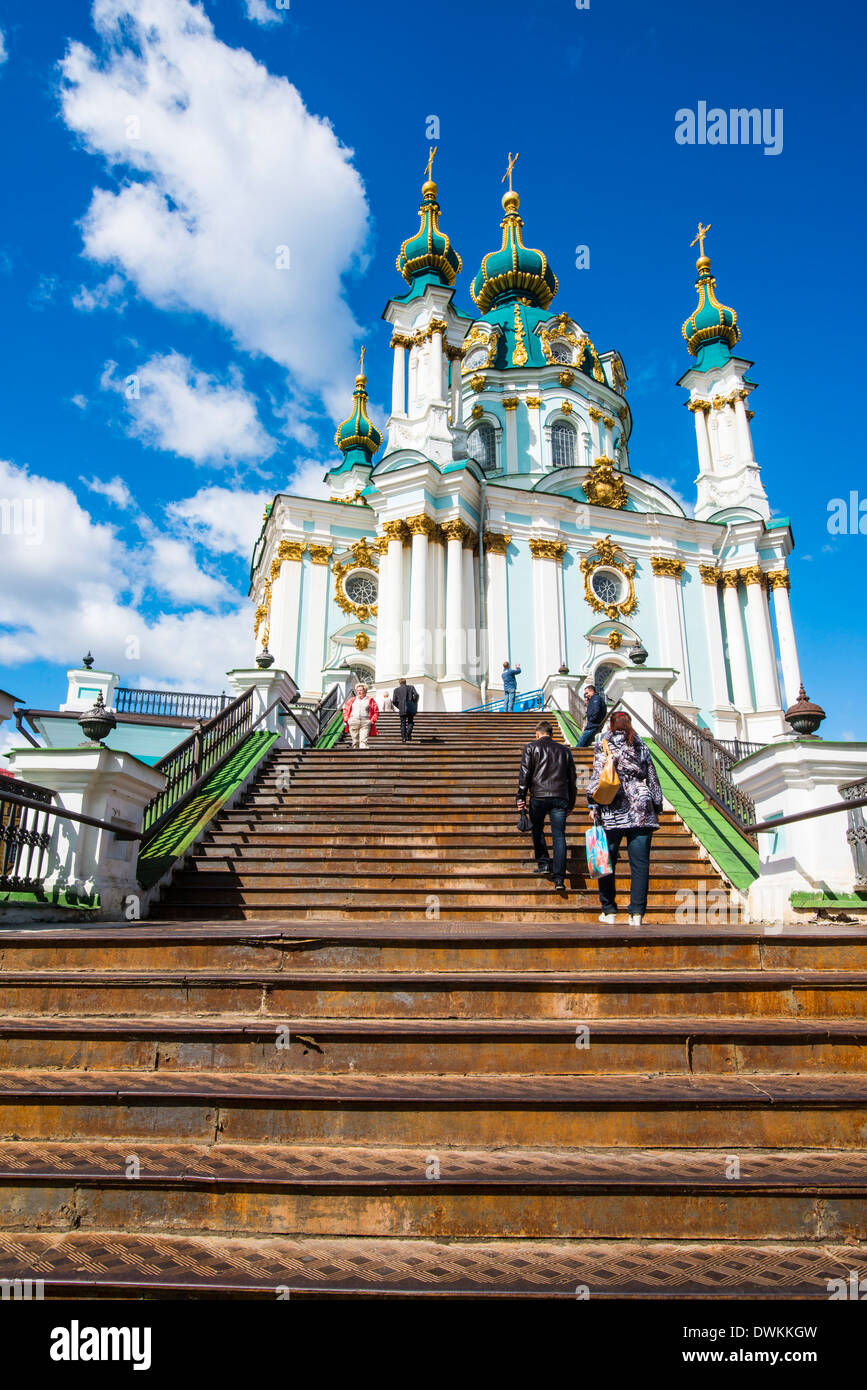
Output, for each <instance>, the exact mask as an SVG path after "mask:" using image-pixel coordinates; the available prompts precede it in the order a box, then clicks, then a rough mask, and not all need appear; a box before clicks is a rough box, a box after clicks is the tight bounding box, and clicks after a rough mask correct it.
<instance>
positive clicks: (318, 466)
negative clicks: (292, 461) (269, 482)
mask: <svg viewBox="0 0 867 1390" xmlns="http://www.w3.org/2000/svg"><path fill="white" fill-rule="evenodd" d="M334 462H335V464H336V463H339V459H336V460H334ZM326 467H327V464H324V463H321V462H320V461H319V459H301V461H300V462H299V463H298V464H297V465H296V466H295V468H294V469H293V471H292V474H291V476H290V478H289V481H288V483H287V484H286V487H285V488H284V489H283V491H284V492H292V493H294V494H295V495H296V496H297V497H330V496H331V492H332V489H331V488H330V487H329V486H328V484H327V483H326V482H325V469H326Z"/></svg>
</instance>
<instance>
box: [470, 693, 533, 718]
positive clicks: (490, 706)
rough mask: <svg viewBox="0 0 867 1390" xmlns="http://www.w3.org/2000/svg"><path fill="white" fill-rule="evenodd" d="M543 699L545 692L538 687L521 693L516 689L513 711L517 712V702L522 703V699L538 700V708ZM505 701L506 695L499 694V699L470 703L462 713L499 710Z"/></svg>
mask: <svg viewBox="0 0 867 1390" xmlns="http://www.w3.org/2000/svg"><path fill="white" fill-rule="evenodd" d="M544 699H545V692H544V691H543V690H541V689H539V690H527V691H523V692H521V693H519V692H518V691H516V692H515V704H514V710H515V713H518V706H519V704H522V703H523V702H524V701H527V700H536V701H538V702H539V704H538V708H540V709H541V708H542V706H543V703H544ZM505 703H506V697H505V695H501V696H500V698H499V700H489V701H488V703H487V704H485V705H471V706H470V707H469V709H465V710H464V711H463V713H464V714H480V713H483V712H485V711H487V710H501V709H502V708H503V706H504V705H505ZM524 708H526V705H524ZM530 708H536V706H530Z"/></svg>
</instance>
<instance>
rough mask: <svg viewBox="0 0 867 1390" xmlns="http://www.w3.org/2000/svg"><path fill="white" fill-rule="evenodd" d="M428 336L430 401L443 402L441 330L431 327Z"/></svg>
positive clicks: (437, 327)
mask: <svg viewBox="0 0 867 1390" xmlns="http://www.w3.org/2000/svg"><path fill="white" fill-rule="evenodd" d="M431 328H432V332H431V335H430V364H429V365H430V377H429V378H428V379H429V382H430V399H431V400H433V401H442V400H444V395H443V328H442V327H441V326H439V324H438V323H437V326H436V327H434V326H433V324H432V325H431Z"/></svg>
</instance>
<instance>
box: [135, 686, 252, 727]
mask: <svg viewBox="0 0 867 1390" xmlns="http://www.w3.org/2000/svg"><path fill="white" fill-rule="evenodd" d="M231 703H232V696H231V695H226V694H225V693H223V694H222V695H201V694H196V693H194V692H191V691H188V690H135V689H133V688H132V687H130V686H125V685H119V686H118V687H117V689H116V690H115V692H114V700H113V708H114V710H115V711H116V713H118V714H144V715H147V714H151V715H155V716H158V717H160V718H163V719H170V718H172V717H174V718H177V719H214V718H216V716H217V715H218V714H220V713H221V712H222V711H223V710H224V709H225V708H226V707H227V705H230V704H231Z"/></svg>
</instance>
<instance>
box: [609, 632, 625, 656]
mask: <svg viewBox="0 0 867 1390" xmlns="http://www.w3.org/2000/svg"><path fill="white" fill-rule="evenodd" d="M622 643H623V636H622V634H621V633H619V632H609V634H608V645H609V647H610V648H611V650H612V651H613V652H616V651H617V648H618V647H619V646H621V645H622Z"/></svg>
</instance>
